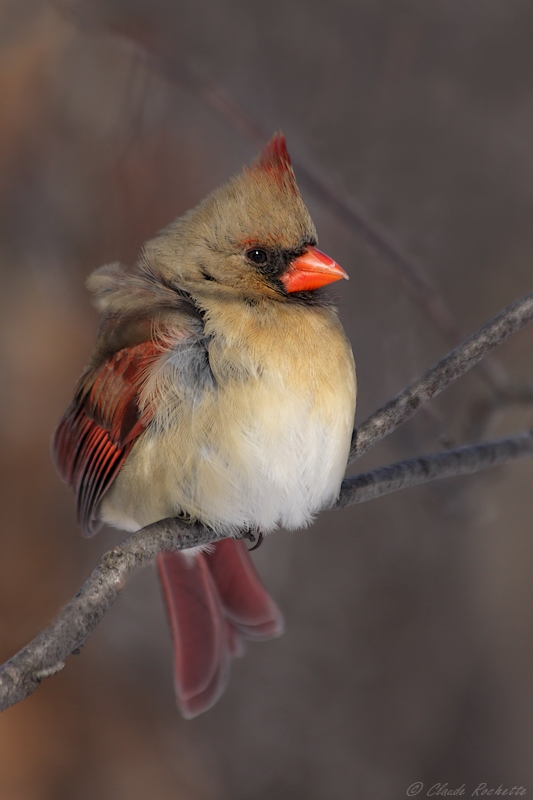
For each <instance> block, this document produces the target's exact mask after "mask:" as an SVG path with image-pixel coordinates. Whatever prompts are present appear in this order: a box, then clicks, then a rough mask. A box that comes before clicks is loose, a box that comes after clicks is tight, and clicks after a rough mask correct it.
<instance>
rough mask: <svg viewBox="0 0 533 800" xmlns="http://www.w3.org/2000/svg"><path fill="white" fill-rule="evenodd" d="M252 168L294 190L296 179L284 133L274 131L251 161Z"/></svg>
mask: <svg viewBox="0 0 533 800" xmlns="http://www.w3.org/2000/svg"><path fill="white" fill-rule="evenodd" d="M251 169H252V170H260V171H262V172H264V173H266V174H267V175H268V176H269V177H271V178H273V179H274V180H275V181H276V182H277V183H278V184H288V185H289V186H292V187H294V190H295V191H297V190H296V179H295V177H294V172H293V169H292V164H291V158H290V156H289V152H288V150H287V144H286V142H285V137H284V135H283V134H282V133H281V132H280V133H275V134H274V136H273V137H272V139H271V140H270V141H269V143H268V144H267V145H266V146H265V148H264V150H263V151H262V152H261V154H260V155H259V157H258V158H257V159H256V160H255V161H254V162H253V164H252V166H251Z"/></svg>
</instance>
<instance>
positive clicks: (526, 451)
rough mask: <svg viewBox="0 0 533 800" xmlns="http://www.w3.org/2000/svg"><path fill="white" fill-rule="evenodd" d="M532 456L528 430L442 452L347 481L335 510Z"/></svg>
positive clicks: (532, 444) (381, 468) (373, 471)
mask: <svg viewBox="0 0 533 800" xmlns="http://www.w3.org/2000/svg"><path fill="white" fill-rule="evenodd" d="M532 453H533V432H531V431H526V432H525V433H521V434H518V435H517V436H510V437H508V438H506V439H499V440H497V441H494V442H483V443H482V444H474V445H468V446H466V447H457V448H455V449H454V450H444V451H443V452H442V453H432V454H431V455H428V456H420V457H419V458H410V459H408V460H407V461H399V462H398V463H397V464H390V465H389V466H387V467H380V468H379V469H374V470H371V471H370V472H362V473H361V474H360V475H354V476H353V477H351V478H345V479H344V481H343V482H342V488H341V493H340V495H339V499H338V501H337V503H336V504H335V508H344V507H345V506H351V505H353V504H354V503H366V502H367V501H368V500H374V499H375V498H376V497H381V496H382V495H384V494H390V493H391V492H397V491H399V490H400V489H406V488H408V487H409V486H418V485H420V484H422V483H428V482H429V481H434V480H438V479H441V478H450V477H452V476H454V475H466V474H471V473H474V472H479V470H481V469H486V468H487V467H493V466H496V465H497V464H504V463H505V462H506V461H511V460H513V459H516V458H523V457H524V456H528V455H531V454H532Z"/></svg>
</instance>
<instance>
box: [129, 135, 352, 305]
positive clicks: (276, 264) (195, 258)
mask: <svg viewBox="0 0 533 800" xmlns="http://www.w3.org/2000/svg"><path fill="white" fill-rule="evenodd" d="M316 244H317V237H316V230H315V227H314V225H313V222H312V220H311V217H310V215H309V212H308V210H307V208H306V206H305V204H304V202H303V200H302V197H301V194H300V192H299V189H298V186H297V184H296V179H295V176H294V172H293V169H292V166H291V161H290V157H289V154H288V152H287V147H286V144H285V138H284V136H283V135H282V134H277V135H275V136H274V137H273V138H272V139H271V141H270V142H269V144H268V145H267V146H266V147H265V149H264V150H263V152H262V153H261V154H260V156H259V157H258V158H257V159H256V160H255V161H254V162H253V163H252V164H251V165H250V166H249V167H245V168H244V169H243V170H242V172H240V173H239V174H238V175H236V176H235V177H234V178H233V179H232V180H230V181H229V182H228V183H227V184H225V185H224V186H221V187H220V188H219V189H216V190H215V191H214V192H212V193H211V194H210V195H209V196H208V197H207V198H206V199H205V200H204V201H203V202H202V203H200V205H198V206H197V207H196V208H194V209H192V210H191V211H189V212H188V213H187V214H185V215H184V216H183V217H180V218H179V219H178V220H176V221H175V222H174V223H172V224H171V225H169V226H168V227H167V228H166V229H165V230H164V231H162V233H160V234H159V235H158V236H157V237H156V238H155V239H153V240H151V241H150V242H148V244H147V245H146V247H145V250H144V254H143V258H142V259H141V264H140V266H141V268H143V267H144V269H146V270H148V271H150V272H151V273H152V274H154V275H155V276H156V277H159V278H160V279H161V280H162V281H163V282H164V283H165V284H166V285H168V286H172V287H174V288H176V289H181V290H185V291H187V292H190V293H191V294H192V295H193V296H194V297H195V298H197V299H198V300H199V301H200V303H201V302H202V298H208V297H209V296H212V295H216V296H217V298H218V299H220V298H221V297H222V296H223V295H226V296H237V297H243V298H246V299H248V300H250V301H258V300H260V299H264V298H270V299H276V300H280V301H287V300H290V299H291V298H294V299H296V298H301V297H302V293H305V295H307V293H309V292H313V291H314V290H316V289H318V288H320V287H322V286H325V285H326V284H328V283H332V282H333V281H336V280H339V279H340V278H347V277H348V276H347V275H346V273H345V272H344V270H342V269H341V268H340V267H339V266H338V265H337V264H336V263H335V261H333V259H331V258H329V257H328V256H326V255H324V254H323V253H321V252H320V251H319V250H318V249H317V248H316Z"/></svg>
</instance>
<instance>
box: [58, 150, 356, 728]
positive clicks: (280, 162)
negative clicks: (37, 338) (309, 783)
mask: <svg viewBox="0 0 533 800" xmlns="http://www.w3.org/2000/svg"><path fill="white" fill-rule="evenodd" d="M315 245H316V232H315V229H314V226H313V223H312V222H311V219H310V217H309V213H308V211H307V209H306V207H305V205H304V203H303V201H302V198H301V196H300V193H299V191H298V188H297V186H296V182H295V179H294V174H293V172H292V168H291V166H290V161H289V157H288V155H287V152H286V149H285V144H284V140H283V138H282V137H275V138H274V139H273V141H272V142H271V144H270V145H269V146H268V147H267V148H266V150H265V151H264V152H263V154H262V156H261V157H260V159H259V160H258V161H257V162H255V163H254V164H253V165H252V167H251V168H249V169H245V170H244V171H243V172H242V173H241V174H240V175H238V176H237V177H235V178H234V179H233V180H232V181H230V182H229V183H228V184H227V185H225V186H223V187H221V188H220V189H217V190H216V191H215V192H213V193H212V194H211V195H210V196H209V197H208V198H207V199H206V200H205V201H204V202H203V203H202V204H200V205H199V206H198V207H197V208H196V209H193V210H192V211H190V212H188V214H186V215H185V216H184V217H182V218H180V219H178V220H177V221H176V222H174V223H173V224H172V225H170V226H169V227H168V228H167V229H166V230H164V231H163V232H162V233H161V234H159V235H158V236H157V237H156V238H155V239H153V240H152V241H151V242H149V243H148V244H147V245H146V247H145V248H144V250H143V253H142V254H141V257H140V259H139V261H138V263H137V265H136V266H135V268H134V269H133V270H125V269H123V268H122V267H120V265H116V264H114V265H110V266H107V267H103V268H102V269H100V270H97V271H96V272H95V273H94V274H93V275H92V276H91V278H90V279H89V287H90V289H91V290H92V291H93V292H94V293H95V296H96V303H97V306H98V308H99V310H100V311H101V312H102V313H103V314H104V319H103V323H102V328H101V331H100V334H99V338H98V341H97V344H96V348H95V353H94V355H93V358H92V360H91V362H90V364H89V366H88V368H87V370H86V372H85V373H84V376H82V379H81V382H80V384H79V387H78V391H77V394H76V398H75V400H74V403H73V405H72V406H71V408H70V409H69V411H68V412H67V414H66V415H65V418H64V420H63V422H62V423H61V426H60V428H59V429H58V433H57V434H56V440H55V451H56V460H57V462H58V466H59V468H60V471H61V472H62V474H63V475H64V477H65V478H66V479H67V480H68V481H69V482H70V483H71V485H72V486H73V487H74V488H75V490H76V491H77V493H78V502H79V509H80V517H81V520H82V522H83V524H84V525H85V527H86V528H87V529H88V530H92V529H93V527H94V526H95V525H97V524H98V520H99V519H100V520H103V521H105V522H108V523H109V524H112V525H116V526H117V527H120V528H123V529H125V530H136V529H138V528H140V527H143V526H145V525H147V524H149V523H151V522H154V521H156V520H158V519H162V518H165V517H170V516H175V515H186V516H187V517H190V518H191V519H197V520H200V521H201V522H203V523H204V524H206V525H208V526H210V527H212V528H214V529H217V530H223V531H227V532H228V535H237V536H239V535H242V533H243V532H245V531H246V530H248V529H250V528H259V529H260V530H261V531H262V532H263V533H265V532H268V531H270V530H272V529H273V528H275V527H276V526H277V525H278V524H282V525H284V526H285V527H288V528H297V527H301V526H304V525H307V524H309V522H310V521H311V520H312V518H313V515H314V514H316V513H317V512H318V511H319V510H320V509H321V508H323V507H324V506H327V505H328V504H331V503H332V502H333V501H334V500H335V498H336V497H337V495H338V492H339V488H340V483H341V480H342V477H343V474H344V470H345V467H346V461H347V457H348V451H349V446H350V439H351V432H352V427H353V417H354V409H355V372H354V365H353V358H352V353H351V349H350V346H349V344H348V342H347V340H346V337H345V335H344V333H343V330H342V327H341V325H340V323H339V321H338V318H337V314H336V311H335V309H334V308H333V307H332V305H331V304H330V303H329V302H327V301H326V300H324V298H323V297H322V296H321V290H320V288H319V287H321V286H322V285H325V284H326V283H329V282H331V281H332V280H337V279H338V278H340V277H343V275H344V273H343V272H342V271H341V270H340V268H339V267H338V266H337V265H335V264H334V262H332V261H331V260H330V259H328V258H327V257H325V256H323V254H320V252H319V251H317V250H316V249H315ZM263 257H264V258H263ZM91 437H92V438H91ZM106 437H107V438H106ZM200 558H202V556H200ZM235 580H238V578H235ZM174 583H175V581H174ZM175 599H176V598H173V599H172V601H169V602H172V603H173V602H174V600H175ZM167 600H169V593H168V591H167ZM267 616H268V615H267ZM274 616H275V615H274ZM271 617H272V613H271ZM272 619H273V617H272ZM258 624H259V623H258ZM261 624H263V623H261ZM275 627H276V626H275V625H274V627H272V628H271V629H270V628H269V629H268V630H269V631H270V633H269V635H272V633H273V632H274V628H275ZM237 628H238V626H237ZM278 628H279V626H278ZM240 630H241V633H242V630H243V629H242V628H241V629H240ZM262 630H263V634H264V635H266V633H265V631H266V628H262ZM275 632H279V630H278V629H276V631H275ZM245 635H249V631H248V632H247V633H246V634H245ZM230 649H231V648H230ZM232 652H233V651H232ZM215 672H216V670H215ZM216 674H217V675H218V672H217V673H216ZM217 680H218V682H219V684H220V685H221V682H222V683H223V680H222V678H220V679H219V678H217ZM212 681H214V678H212ZM178 683H179V680H178ZM215 683H216V681H215ZM219 684H217V686H218V688H217V689H216V691H215V690H214V689H213V690H212V691H211V692H210V693H209V692H208V695H209V697H208V700H209V703H211V702H213V697H214V698H215V699H216V697H215V695H216V696H218V694H217V692H219V691H220V686H219ZM182 689H183V687H181V689H180V686H178V698H180V691H181V700H182V709H183V708H184V705H183V704H184V703H185V701H184V700H183V697H184V694H183V691H182ZM202 691H203V692H204V691H206V690H205V687H204V689H203V690H202ZM200 694H201V693H200ZM199 696H200V695H198V697H199ZM203 696H204V695H203V694H202V697H203ZM195 702H196V701H195ZM198 702H199V705H200V706H201V707H200V710H202V709H203V708H204V707H206V702H207V701H205V702H204V701H202V702H200V701H198ZM202 703H203V704H202ZM209 703H208V704H209ZM185 705H186V703H185ZM193 705H194V703H193ZM194 708H196V706H194ZM191 709H192V706H191V707H190V708H188V711H189V712H190V713H197V711H194V712H192V711H191ZM185 712H186V713H188V712H187V708H185Z"/></svg>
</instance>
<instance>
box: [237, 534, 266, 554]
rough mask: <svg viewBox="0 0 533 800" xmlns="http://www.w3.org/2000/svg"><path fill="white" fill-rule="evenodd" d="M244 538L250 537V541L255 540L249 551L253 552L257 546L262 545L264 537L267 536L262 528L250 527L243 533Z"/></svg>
mask: <svg viewBox="0 0 533 800" xmlns="http://www.w3.org/2000/svg"><path fill="white" fill-rule="evenodd" d="M242 538H243V539H248V540H249V541H250V542H253V547H249V548H248V552H249V553H251V552H252V550H257V548H258V547H260V546H261V545H262V543H263V539H264V538H265V537H264V535H263V534H262V532H261V531H260V530H257V529H253V530H252V529H250V530H247V531H246V532H245V533H243V535H242Z"/></svg>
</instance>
